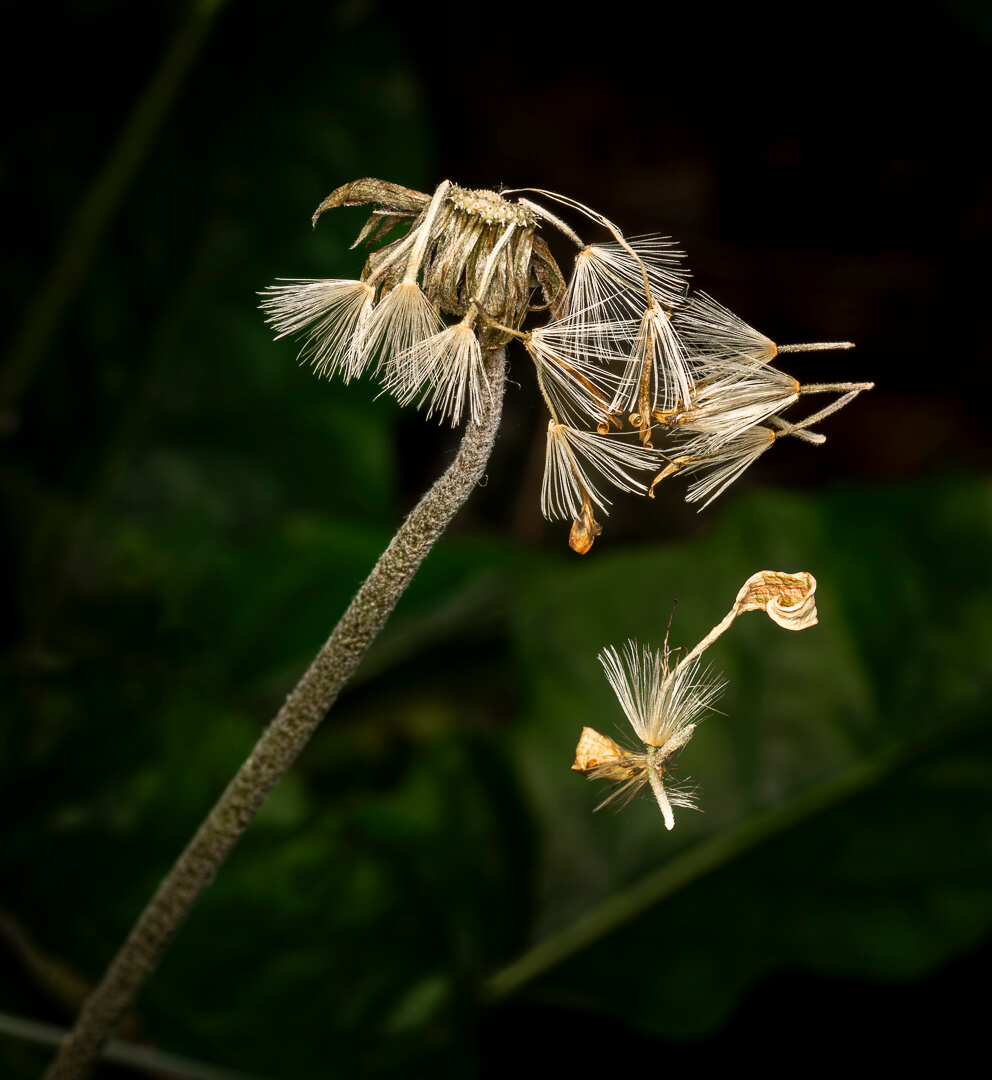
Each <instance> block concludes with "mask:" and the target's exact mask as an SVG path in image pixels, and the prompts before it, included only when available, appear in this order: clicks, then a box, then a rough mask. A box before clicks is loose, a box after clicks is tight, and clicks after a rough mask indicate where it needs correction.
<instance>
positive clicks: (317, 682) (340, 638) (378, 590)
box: [43, 349, 506, 1080]
mask: <svg viewBox="0 0 992 1080" xmlns="http://www.w3.org/2000/svg"><path fill="white" fill-rule="evenodd" d="M487 375H488V378H489V386H490V390H491V394H490V395H489V397H488V400H487V402H486V408H485V413H484V415H483V417H482V419H481V421H480V422H479V423H474V422H472V421H469V422H468V424H467V426H466V429H465V435H464V436H463V438H462V442H461V446H460V447H459V450H458V454H457V455H456V457H455V460H454V461H453V462H452V464H451V466H450V468H449V469H448V471H447V472H446V473H445V474H444V475H443V476H442V477H441V478H440V479H439V480H438V481H437V482H436V483H435V484H434V486H433V487H432V488H431V489H430V491H428V492H427V494H426V495H424V497H423V498H422V499H421V500H420V502H419V503H418V504H417V506H416V508H415V509H414V510H413V511H412V512H411V514H410V515H409V517H407V519H406V520H405V521H404V522H403V524H402V525H401V526H400V528H399V531H398V532H397V533H396V535H395V536H394V537H393V539H392V541H391V542H390V544H389V547H388V548H386V550H385V552H383V554H382V555H381V556H380V558H379V561H378V562H377V563H376V565H375V567H374V569H373V570H372V572H371V574H369V576H368V578H367V579H366V581H365V583H364V584H363V585H362V587H361V588H360V589H359V590H358V594H357V595H356V596H355V598H354V600H352V602H351V604H350V605H349V607H348V610H347V611H346V612H345V613H344V615H343V616H342V617H341V621H340V622H339V623H338V624H337V626H336V627H335V628H334V631H333V632H332V634H331V636H330V637H329V638H328V639H327V641H326V643H325V644H324V646H323V647H322V648H321V650H320V652H318V653H317V655H316V657H315V658H314V660H313V662H312V663H311V664H310V667H309V668H308V669H307V671H306V673H305V674H304V675H303V677H302V678H301V679H300V681H299V682H298V683H297V684H296V687H295V688H294V689H293V690H292V692H291V693H290V694H289V696H288V697H287V698H286V702H285V704H284V705H283V706H282V708H281V709H280V710H279V713H278V714H277V716H276V718H275V719H274V720H273V721H272V722H271V724H269V726H268V728H266V730H265V732H264V733H263V734H262V736H261V738H260V739H259V740H258V742H257V743H256V745H255V747H254V749H253V750H252V752H251V754H249V756H248V758H247V760H246V761H245V762H244V764H243V765H242V766H241V768H240V769H239V770H238V771H237V773H236V774H235V776H234V779H233V780H231V782H230V784H228V786H227V789H226V790H225V792H224V793H223V795H221V797H220V799H219V800H218V801H217V803H216V805H215V806H214V808H213V809H212V810H211V811H210V813H209V815H208V816H207V818H206V819H205V820H204V822H203V824H202V825H201V826H200V828H199V829H198V830H197V832H196V834H195V835H194V837H193V839H192V840H191V841H190V842H189V844H188V845H187V847H186V850H185V851H183V853H182V855H180V856H179V859H178V860H177V861H176V863H175V865H174V866H173V867H172V869H171V870H170V871H169V874H168V876H167V877H166V878H165V879H164V880H163V881H162V884H161V885H160V886H159V888H158V890H157V891H156V893H155V895H154V896H153V897H152V899H151V900H150V901H149V903H148V905H147V907H146V908H145V910H144V911H143V912H142V913H141V915H140V917H139V918H138V921H137V923H135V925H134V928H133V929H132V930H131V933H130V934H129V935H128V937H127V940H126V941H125V942H124V944H123V945H122V946H121V948H120V950H119V952H118V953H117V955H116V957H115V958H114V960H113V962H112V963H111V965H110V967H109V968H108V969H107V971H106V973H105V974H104V976H103V978H102V980H101V981H100V983H99V984H98V985H97V987H96V988H95V989H94V990H93V992H92V993H91V994H90V996H89V997H88V998H87V999H86V1001H85V1003H84V1004H83V1008H82V1010H81V1011H80V1014H79V1017H78V1019H77V1020H76V1024H75V1026H74V1027H73V1029H72V1030H71V1031H70V1032H69V1033H68V1035H66V1037H65V1039H64V1040H63V1042H62V1046H61V1048H60V1050H59V1053H58V1056H57V1057H56V1058H55V1060H54V1061H53V1062H52V1063H51V1065H49V1067H48V1069H47V1070H46V1072H45V1074H44V1078H43V1080H84V1078H85V1077H87V1076H89V1074H90V1073H91V1071H92V1070H93V1067H94V1066H95V1064H96V1061H97V1058H98V1056H99V1054H100V1050H101V1048H102V1046H103V1044H104V1043H105V1042H106V1040H107V1039H108V1038H109V1036H110V1035H111V1034H112V1032H113V1030H114V1028H115V1026H116V1025H117V1023H118V1021H119V1020H120V1019H121V1017H122V1016H123V1014H124V1012H125V1011H126V1010H127V1009H128V1008H129V1007H130V1006H131V1004H132V1003H133V1002H134V1000H135V998H136V997H137V995H138V993H139V992H140V990H141V988H142V987H143V986H144V984H145V982H146V981H147V980H148V978H149V976H150V975H151V974H152V972H154V970H155V969H156V967H157V966H158V964H159V961H160V960H161V959H162V956H163V955H164V954H165V951H166V950H167V949H168V947H169V945H170V944H171V942H172V939H173V938H174V937H175V936H176V934H177V933H178V931H179V929H180V927H181V926H182V924H183V922H184V921H185V919H186V916H187V915H188V914H189V911H190V909H191V908H192V906H193V904H194V903H195V902H196V900H197V898H198V897H199V895H200V893H202V892H203V890H204V889H205V888H206V887H207V885H209V884H210V882H211V881H212V880H213V878H214V876H215V875H216V873H217V871H218V869H219V868H220V866H221V864H222V863H223V862H224V860H225V859H226V858H227V855H228V853H229V852H230V851H231V849H232V848H233V847H234V845H235V844H236V843H237V841H238V840H239V839H240V838H241V835H242V833H244V831H245V829H247V828H248V825H249V824H250V823H251V821H252V819H253V818H254V816H255V814H256V813H257V812H258V810H259V808H260V807H261V806H262V803H264V802H265V799H266V798H267V797H268V795H269V792H271V790H272V789H273V787H275V785H276V782H277V781H278V780H279V777H280V776H282V774H283V773H284V772H286V770H287V769H288V768H289V767H290V766H291V765H292V764H293V762H294V761H295V760H296V758H297V756H298V755H299V753H300V751H301V750H302V749H303V747H304V746H306V744H307V742H308V741H309V739H310V737H311V735H313V733H314V731H316V729H317V727H318V725H319V724H320V722H321V721H322V720H323V718H324V716H325V715H326V713H327V711H328V710H329V709H330V708H331V706H332V705H333V704H334V702H335V701H336V700H337V697H338V694H340V692H341V690H342V688H343V687H344V685H345V684H346V683H347V682H348V679H349V678H350V677H351V676H352V674H353V673H354V671H355V669H356V668H357V667H358V664H359V662H360V661H361V659H362V657H363V656H364V655H365V651H366V650H367V649H368V647H369V645H371V644H372V642H373V641H374V640H375V637H376V635H377V634H378V633H379V631H380V630H381V629H382V627H383V625H384V624H385V622H386V620H387V619H388V617H389V615H390V614H391V612H392V610H393V608H394V607H395V606H396V604H397V601H398V600H399V598H400V597H401V596H402V595H403V593H404V591H405V590H406V587H407V586H408V585H409V584H410V581H411V579H412V578H413V575H414V574H415V573H416V571H417V568H418V567H419V566H420V564H421V563H422V562H423V560H424V558H425V557H426V556H427V554H428V553H429V552H430V550H431V548H432V547H433V546H434V544H435V543H437V541H438V540H439V539H440V537H441V535H442V533H443V532H444V530H445V529H446V528H447V526H448V524H449V522H450V521H451V519H452V518H453V517H454V516H455V514H456V513H457V512H458V510H459V509H460V508H461V506H462V504H463V503H464V502H465V501H466V500H467V499H468V497H469V495H470V494H471V493H472V490H473V489H474V487H475V485H476V484H477V483H478V481H479V480H480V479H481V477H482V475H483V470H484V469H485V467H486V463H487V462H488V460H489V455H490V454H491V453H492V448H493V444H494V442H495V438H496V432H497V430H498V428H499V422H500V415H501V413H502V406H503V391H504V388H505V383H506V353H505V350H504V349H499V350H497V351H496V352H495V353H493V354H492V357H491V358H490V361H489V364H488V371H487Z"/></svg>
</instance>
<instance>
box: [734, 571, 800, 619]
mask: <svg viewBox="0 0 992 1080" xmlns="http://www.w3.org/2000/svg"><path fill="white" fill-rule="evenodd" d="M815 593H816V578H814V577H813V575H812V574H810V573H808V572H807V571H805V570H800V571H799V573H797V574H785V573H782V572H781V571H779V570H760V571H759V572H758V573H757V574H752V576H751V577H749V578H748V579H747V581H745V582H744V585H743V587H742V589H741V591H740V592H739V593H738V594H737V601H736V603H735V604H734V611H735V613H736V614H740V613H741V612H744V611H757V610H758V609H759V608H760V609H761V610H762V611H764V612H766V613H767V615H768V617H769V618H770V619H771V620H772V621H773V622H776V623H778V625H779V626H782V627H784V628H785V629H786V630H805V629H806V628H807V627H809V626H815V625H816V596H815Z"/></svg>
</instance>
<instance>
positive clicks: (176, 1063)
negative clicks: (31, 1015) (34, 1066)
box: [0, 1013, 258, 1080]
mask: <svg viewBox="0 0 992 1080" xmlns="http://www.w3.org/2000/svg"><path fill="white" fill-rule="evenodd" d="M0 1034H3V1035H10V1036H12V1037H13V1038H15V1039H25V1040H27V1041H28V1042H36V1043H42V1044H43V1045H44V1046H58V1044H59V1043H60V1042H61V1041H62V1039H63V1038H64V1036H65V1030H64V1029H63V1028H60V1027H56V1026H55V1025H54V1024H42V1023H39V1021H37V1020H24V1019H22V1018H21V1017H19V1016H10V1015H9V1014H8V1013H0ZM100 1058H101V1060H102V1061H110V1062H113V1064H115V1065H130V1066H132V1067H133V1068H135V1069H140V1070H142V1072H148V1073H153V1074H154V1075H155V1076H160V1077H166V1076H176V1077H180V1078H181V1080H258V1078H257V1077H253V1076H249V1075H248V1074H247V1073H241V1072H231V1071H230V1069H219V1068H217V1066H216V1065H207V1064H205V1063H204V1062H202V1061H194V1060H193V1059H192V1058H187V1057H180V1056H179V1055H178V1054H163V1053H162V1052H161V1051H159V1050H153V1049H152V1048H151V1047H150V1046H136V1045H135V1044H134V1043H128V1042H122V1041H121V1040H120V1039H111V1040H110V1041H109V1042H108V1043H107V1045H106V1046H105V1047H104V1048H103V1051H102V1052H101V1054H100Z"/></svg>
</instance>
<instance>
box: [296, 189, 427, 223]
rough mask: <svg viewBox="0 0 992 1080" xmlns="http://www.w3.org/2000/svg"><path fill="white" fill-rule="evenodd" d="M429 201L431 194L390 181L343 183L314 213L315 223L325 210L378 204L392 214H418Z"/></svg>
mask: <svg viewBox="0 0 992 1080" xmlns="http://www.w3.org/2000/svg"><path fill="white" fill-rule="evenodd" d="M430 201H431V197H430V195H425V194H424V193H423V192H422V191H414V190H413V189H412V188H406V187H403V186H402V185H401V184H391V183H389V181H388V180H375V179H373V178H372V177H366V178H365V179H363V180H352V181H351V183H349V184H342V185H341V187H339V188H335V189H334V191H332V192H331V193H330V195H328V196H327V198H326V199H324V201H323V202H322V203H321V204H320V206H318V207H317V209H316V210H315V211H314V215H313V223H314V225H316V224H317V218H319V217H320V215H321V214H322V213H323V212H324V211H325V210H332V209H334V208H335V207H338V206H365V205H366V204H367V203H378V204H379V205H380V206H381V207H383V208H384V209H386V210H388V211H391V212H393V213H397V212H399V213H403V214H419V213H420V211H421V210H423V209H424V208H425V207H426V206H427V204H428V203H429V202H430Z"/></svg>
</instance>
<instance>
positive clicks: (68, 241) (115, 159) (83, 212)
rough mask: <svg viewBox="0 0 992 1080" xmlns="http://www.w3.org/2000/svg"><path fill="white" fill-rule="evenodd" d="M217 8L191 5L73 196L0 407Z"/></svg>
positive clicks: (13, 353) (32, 356)
mask: <svg viewBox="0 0 992 1080" xmlns="http://www.w3.org/2000/svg"><path fill="white" fill-rule="evenodd" d="M224 3H225V0H191V2H190V4H189V5H188V7H187V8H186V13H185V15H184V16H183V19H182V22H181V23H180V24H179V28H178V30H177V31H176V33H175V36H174V37H173V39H172V42H171V43H170V45H169V48H168V50H167V51H166V53H165V56H164V57H163V58H162V62H161V64H159V67H158V70H157V71H156V72H155V74H154V75H153V76H152V78H151V81H150V82H149V83H148V85H147V86H146V87H145V91H144V93H143V94H142V95H141V97H139V98H138V100H137V102H136V103H135V106H134V108H133V110H132V111H131V115H130V116H129V117H128V120H127V123H126V124H125V125H124V130H123V131H122V132H121V133H120V136H119V137H118V139H117V142H116V143H115V144H114V147H113V149H112V150H111V151H110V155H109V156H108V157H107V160H106V162H105V163H104V165H103V168H102V169H101V170H100V171H99V172H98V173H97V175H96V176H95V177H94V179H93V181H92V183H91V184H90V186H89V187H88V188H87V190H86V192H85V193H84V194H83V197H82V198H81V199H80V201H79V204H78V205H77V207H76V210H75V213H74V214H73V216H72V220H71V221H70V222H69V227H68V229H67V230H66V233H65V236H64V237H63V239H62V245H61V247H60V249H59V251H58V253H57V254H56V256H55V260H54V263H53V265H52V267H51V269H50V271H49V273H48V276H47V277H46V278H45V280H44V281H43V282H42V284H41V287H40V288H39V290H38V292H37V294H36V295H35V298H34V300H33V302H32V303H31V304H30V306H29V307H28V309H27V312H26V314H25V316H24V321H23V322H22V323H21V326H20V329H19V330H18V332H17V335H16V337H15V338H14V342H13V344H12V345H11V347H10V350H9V352H8V354H7V359H6V362H5V363H4V366H3V370H2V371H0V408H2V409H4V410H10V411H14V410H16V408H17V405H18V403H19V401H20V399H21V397H22V395H23V394H24V391H25V390H26V389H27V387H28V385H29V383H30V382H31V379H32V378H33V377H34V374H35V372H36V371H37V369H38V368H39V367H40V366H41V363H42V361H43V360H44V358H45V354H46V352H47V351H48V348H49V346H50V345H51V344H52V342H53V341H54V340H55V337H56V335H57V334H58V332H59V328H60V327H61V325H62V320H63V319H64V317H65V313H66V311H67V310H68V308H69V306H70V304H71V303H72V300H73V298H74V296H75V294H76V292H77V290H78V288H79V286H80V284H81V283H82V282H83V280H84V279H85V277H86V274H87V272H88V271H89V268H90V266H91V264H92V262H93V260H94V258H95V257H96V254H97V252H98V251H99V248H100V244H101V242H102V240H103V237H104V235H105V233H106V232H107V229H108V228H109V227H110V224H111V222H112V221H113V219H114V215H115V214H116V212H117V210H118V209H119V208H120V206H121V204H122V202H123V201H124V198H125V196H126V194H127V191H128V189H129V188H130V186H131V184H132V183H133V181H134V179H135V177H136V176H137V175H138V172H139V171H140V169H141V166H142V164H143V163H144V160H145V158H146V157H147V156H148V152H149V150H150V149H151V147H152V146H153V145H154V142H155V139H156V137H157V136H158V133H159V130H160V129H161V127H162V125H163V123H164V122H165V118H166V117H167V116H168V114H169V110H170V109H171V108H172V105H173V103H174V102H175V100H176V98H177V97H178V96H179V91H180V89H181V88H182V85H183V82H184V80H185V78H186V76H187V74H188V73H189V71H190V69H191V68H192V66H193V63H194V61H195V60H196V57H197V55H198V54H199V52H200V49H201V48H202V47H203V45H204V43H205V41H206V40H207V36H208V34H209V32H210V28H211V27H212V26H213V21H214V17H215V16H216V15H217V13H218V12H219V11H220V9H221V8H222V7H223V6H224ZM10 427H11V425H9V424H8V428H10Z"/></svg>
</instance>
